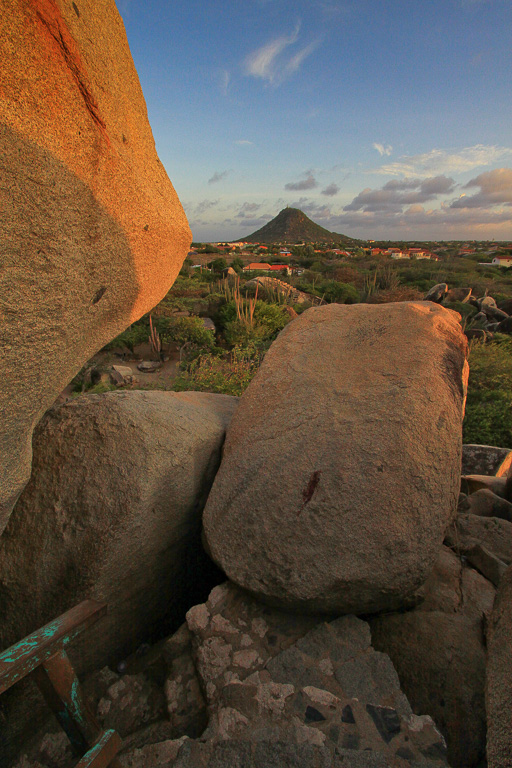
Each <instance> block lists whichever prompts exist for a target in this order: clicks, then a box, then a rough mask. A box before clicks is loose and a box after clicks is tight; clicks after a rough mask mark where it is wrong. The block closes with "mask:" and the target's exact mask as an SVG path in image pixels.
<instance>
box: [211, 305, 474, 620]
mask: <svg viewBox="0 0 512 768" xmlns="http://www.w3.org/2000/svg"><path fill="white" fill-rule="evenodd" d="M458 317H459V316H458V315H457V314H456V313H454V312H451V311H450V310H447V309H445V308H443V307H440V306H439V305H435V304H432V303H424V302H417V303H415V302H411V303H408V302H402V303H396V304H386V305H365V304H360V305H355V306H346V305H337V304H332V305H329V306H323V307H320V308H315V309H310V310H308V311H306V312H304V313H303V314H302V315H301V316H300V317H299V318H298V319H296V320H294V321H293V322H291V323H290V324H289V325H288V326H286V328H285V329H284V330H283V331H282V332H281V334H280V335H279V337H278V339H277V340H276V341H275V342H274V344H273V345H272V347H271V349H270V350H269V352H268V353H267V355H266V357H265V360H264V362H263V364H262V366H261V368H260V370H259V371H258V373H257V375H256V376H255V378H254V379H253V381H252V382H251V384H250V385H249V387H248V389H247V391H246V392H245V394H244V396H243V397H242V399H241V402H240V405H239V408H238V410H237V413H236V415H235V417H234V419H233V421H232V423H231V426H230V429H229V431H228V434H227V439H226V444H225V447H224V456H223V461H222V464H221V467H220V469H219V472H218V474H217V476H216V479H215V483H214V486H213V488H212V491H211V493H210V496H209V498H208V502H207V505H206V508H205V512H204V515H203V525H204V531H205V535H206V539H207V542H208V546H209V549H210V552H211V555H212V557H213V559H214V560H215V562H217V564H218V565H220V567H221V568H223V570H224V571H225V572H226V574H227V575H228V576H229V578H230V579H231V580H232V581H234V582H235V583H237V584H238V585H240V586H241V587H244V588H246V589H248V590H249V591H251V592H252V593H253V594H255V595H257V596H259V597H260V598H261V599H263V600H266V601H268V602H270V603H272V604H275V605H279V606H282V607H285V608H288V609H293V610H299V611H305V612H326V613H338V614H339V613H356V614H361V613H370V612H376V611H381V610H389V609H393V608H398V607H401V606H403V605H404V603H407V600H408V598H409V596H410V595H411V594H412V593H413V592H414V590H416V589H417V588H418V587H419V586H420V585H421V584H422V583H423V582H424V581H425V579H426V578H427V576H428V574H429V572H430V570H431V569H432V566H433V564H434V561H435V559H436V556H437V553H438V551H439V547H440V545H441V543H442V541H443V536H444V531H445V529H446V527H447V525H448V524H449V523H450V522H451V521H452V519H453V518H454V516H455V514H456V508H457V499H458V493H459V483H460V462H461V427H462V416H463V404H464V394H465V383H466V381H467V363H466V341H465V337H464V336H463V334H462V331H461V329H460V325H459V323H458Z"/></svg>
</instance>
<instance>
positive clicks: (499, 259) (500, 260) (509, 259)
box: [491, 256, 512, 267]
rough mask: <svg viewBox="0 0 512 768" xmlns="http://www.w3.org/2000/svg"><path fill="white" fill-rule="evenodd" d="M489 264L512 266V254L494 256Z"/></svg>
mask: <svg viewBox="0 0 512 768" xmlns="http://www.w3.org/2000/svg"><path fill="white" fill-rule="evenodd" d="M491 264H494V266H495V267H512V256H495V257H494V259H493V260H492V261H491Z"/></svg>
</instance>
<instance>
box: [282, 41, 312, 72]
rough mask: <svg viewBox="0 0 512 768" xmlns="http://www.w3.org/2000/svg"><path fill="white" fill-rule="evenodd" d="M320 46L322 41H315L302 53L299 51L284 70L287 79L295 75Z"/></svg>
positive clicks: (302, 50)
mask: <svg viewBox="0 0 512 768" xmlns="http://www.w3.org/2000/svg"><path fill="white" fill-rule="evenodd" d="M319 45H320V40H314V41H313V42H312V43H309V45H306V47H305V48H302V49H301V50H300V51H298V53H296V54H295V56H292V57H291V59H290V60H289V61H288V62H287V64H286V66H285V68H284V75H285V77H288V76H289V75H293V73H294V72H296V71H297V70H298V69H299V67H300V65H301V64H302V62H303V61H304V59H307V57H308V56H310V55H311V54H312V53H313V51H314V50H316V49H317V48H318V46H319Z"/></svg>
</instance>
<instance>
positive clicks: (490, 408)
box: [78, 209, 512, 447]
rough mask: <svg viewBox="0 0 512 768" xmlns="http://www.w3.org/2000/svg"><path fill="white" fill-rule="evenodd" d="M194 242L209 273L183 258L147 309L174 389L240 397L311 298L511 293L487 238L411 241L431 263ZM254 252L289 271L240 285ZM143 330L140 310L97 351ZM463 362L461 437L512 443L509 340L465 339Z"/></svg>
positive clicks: (382, 299)
mask: <svg viewBox="0 0 512 768" xmlns="http://www.w3.org/2000/svg"><path fill="white" fill-rule="evenodd" d="M287 210H291V209H287ZM315 226H316V225H315ZM197 245H198V249H199V251H200V252H202V253H215V254H218V256H216V257H215V258H214V259H213V261H211V262H209V266H210V269H211V271H210V270H206V269H202V270H192V269H191V268H190V267H191V264H190V263H186V264H185V265H184V267H183V269H182V271H181V273H180V276H179V277H178V279H177V280H176V282H175V284H174V286H173V288H172V289H171V291H170V292H169V293H168V295H167V296H166V297H165V298H164V299H163V301H162V302H161V303H160V304H159V305H158V307H155V309H154V310H153V313H152V320H153V325H154V327H155V330H156V331H157V332H158V334H159V337H160V339H161V342H162V352H163V354H173V352H172V350H174V354H178V353H179V358H180V371H179V374H178V376H177V378H175V379H174V381H173V382H172V387H173V389H175V390H184V389H195V390H199V391H207V392H220V393H225V394H234V395H240V394H241V393H242V392H243V391H244V389H245V388H246V387H247V385H248V384H249V382H250V380H251V379H252V377H253V376H254V374H255V373H256V371H257V369H258V367H259V365H260V363H261V360H262V359H263V357H264V355H265V352H266V350H267V349H268V348H269V346H270V344H271V343H272V341H273V340H274V339H275V338H276V336H277V335H278V333H279V332H280V331H281V330H282V329H283V328H284V326H285V325H286V324H287V323H288V322H289V321H290V320H291V318H292V317H294V316H295V315H296V313H300V312H302V311H304V310H305V309H307V308H308V307H309V306H311V305H312V304H314V303H317V304H318V303H332V302H336V303H344V304H352V303H356V302H360V301H363V302H369V303H386V302H390V301H411V300H419V299H422V298H423V297H424V296H425V294H426V292H427V291H428V290H430V288H432V287H433V286H434V285H435V284H437V283H443V282H445V283H447V284H448V286H449V288H450V289H452V288H464V289H466V288H468V289H469V288H471V289H472V291H473V295H474V296H478V297H480V296H483V295H485V294H486V293H488V294H489V295H491V296H493V297H494V298H495V299H496V301H497V302H498V305H500V303H501V302H504V301H505V300H507V299H510V298H512V269H510V270H507V269H504V268H498V267H494V266H489V265H488V264H487V263H485V262H486V261H487V262H488V261H489V259H490V258H492V257H490V256H489V255H488V253H484V251H485V250H487V249H488V246H483V245H480V246H478V244H475V253H472V254H464V255H463V256H459V255H458V254H459V251H460V250H461V244H460V243H443V244H442V247H441V245H440V244H437V243H431V244H417V245H418V246H421V247H424V248H427V249H431V250H432V249H436V250H437V253H438V257H439V260H438V261H436V260H430V259H424V260H421V259H417V260H414V259H407V260H406V259H404V260H398V259H397V260H392V259H390V258H389V256H382V255H381V256H374V257H372V256H371V255H370V249H369V248H366V249H365V248H363V244H361V243H355V242H351V243H349V242H348V241H347V242H346V243H345V244H344V245H343V246H342V247H344V248H346V249H347V250H348V251H349V254H348V255H347V254H346V253H344V252H343V253H339V252H338V253H336V252H335V251H336V250H337V248H336V247H335V245H334V244H333V243H332V242H331V243H327V242H322V241H316V242H311V243H307V244H303V245H295V246H292V247H290V251H291V256H290V257H288V258H287V259H283V256H281V255H280V253H279V248H280V246H279V245H277V244H269V245H268V248H267V249H266V250H265V251H260V252H259V249H258V246H256V245H254V246H250V247H247V248H246V247H243V248H242V249H241V248H238V247H237V248H236V250H235V249H233V248H232V246H229V245H228V244H225V245H224V246H222V245H221V246H219V247H218V248H217V247H216V246H211V247H212V248H215V250H214V251H212V250H210V249H209V247H208V244H197ZM375 245H377V244H375ZM392 245H396V246H397V247H399V248H403V247H404V244H401V243H397V244H392V243H386V244H382V247H383V248H387V247H389V246H392ZM408 245H409V246H412V245H416V244H408ZM502 250H503V249H502ZM255 260H260V261H268V262H270V263H272V262H274V263H279V264H282V263H283V262H285V263H286V264H288V265H289V267H290V268H291V275H289V276H286V275H285V274H281V273H277V274H273V275H272V277H276V278H277V280H276V281H273V282H270V283H267V284H266V285H263V284H259V285H258V286H257V287H256V285H255V284H254V283H252V284H251V285H247V286H246V285H245V280H246V278H249V277H250V278H254V277H255V276H256V275H257V274H261V275H263V276H265V277H267V276H268V275H267V274H266V273H251V274H250V275H248V274H247V273H245V274H243V273H242V270H243V268H244V266H245V265H247V264H248V263H249V262H251V261H255ZM226 266H232V267H233V269H234V270H235V271H236V272H237V273H238V275H239V278H235V279H228V278H222V274H221V273H222V271H223V270H224V269H225V268H226ZM279 281H281V283H279ZM282 283H285V284H286V283H287V284H289V285H290V291H289V292H287V291H286V289H285V290H283V287H282ZM297 290H298V291H302V292H303V293H306V294H308V295H309V296H310V297H311V301H310V302H306V303H301V304H297V303H295V302H296V301H297V297H298V294H297ZM461 295H462V296H463V295H464V292H462V294H461ZM446 306H447V307H448V308H450V309H453V310H455V311H456V312H458V313H459V314H460V315H461V318H462V324H463V327H465V328H471V327H473V328H476V327H478V323H476V322H475V320H474V316H475V314H476V313H477V309H476V308H475V307H474V306H473V305H472V304H470V303H462V302H461V301H453V302H451V303H448V304H446ZM509 311H510V309H507V312H509ZM184 315H188V316H184ZM204 317H210V318H212V319H213V321H214V323H215V326H216V332H215V333H214V332H213V331H212V330H209V329H207V328H205V326H204V322H203V318H204ZM149 335H150V327H149V315H146V316H145V317H143V318H141V319H140V320H139V321H138V322H137V323H134V324H133V325H132V326H130V328H128V329H127V330H126V331H124V332H123V333H122V334H120V336H118V337H117V339H114V340H113V341H112V342H110V344H108V345H107V348H106V349H109V350H114V349H120V348H121V349H126V350H130V351H131V352H133V350H134V348H135V347H137V346H138V345H140V344H147V343H148V338H149ZM169 350H171V351H169ZM469 362H470V380H469V393H468V400H467V406H466V418H465V421H464V442H475V443H481V444H492V445H501V446H505V447H512V338H510V337H508V336H496V337H495V338H494V339H493V340H492V341H490V342H489V341H488V342H487V343H483V342H475V341H474V342H472V343H471V347H470V360H469ZM78 378H79V377H78ZM89 386H93V387H94V389H89V391H100V390H101V391H105V389H108V388H110V385H108V384H104V383H98V382H95V383H94V385H93V384H92V382H91V383H90V385H89ZM155 386H156V385H155ZM98 387H99V388H100V390H98V389H97V388H98Z"/></svg>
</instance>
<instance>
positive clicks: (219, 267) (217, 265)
mask: <svg viewBox="0 0 512 768" xmlns="http://www.w3.org/2000/svg"><path fill="white" fill-rule="evenodd" d="M208 266H209V267H210V268H211V269H212V270H213V271H214V272H222V271H223V270H224V269H226V268H227V266H228V263H227V261H226V259H225V258H224V257H223V256H220V257H219V258H218V259H214V260H213V261H209V262H208Z"/></svg>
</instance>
